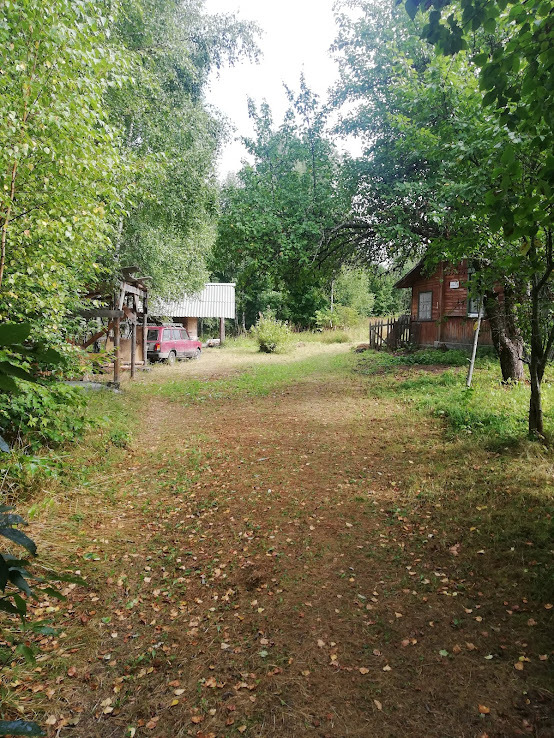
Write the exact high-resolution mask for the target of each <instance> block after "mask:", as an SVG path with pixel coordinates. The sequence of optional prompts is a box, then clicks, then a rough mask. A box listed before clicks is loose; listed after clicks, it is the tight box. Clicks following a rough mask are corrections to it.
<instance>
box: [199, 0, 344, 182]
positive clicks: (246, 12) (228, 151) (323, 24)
mask: <svg viewBox="0 0 554 738" xmlns="http://www.w3.org/2000/svg"><path fill="white" fill-rule="evenodd" d="M332 6H333V0H206V11H207V12H209V13H222V12H223V13H235V14H236V15H237V16H238V17H239V18H240V19H242V20H253V21H256V22H257V23H258V24H259V25H260V26H261V27H262V29H263V31H264V34H263V36H262V37H261V39H260V41H259V45H260V47H261V50H262V52H263V57H262V59H261V60H260V62H259V64H249V63H243V64H240V65H238V66H236V67H233V68H231V69H224V70H223V71H222V72H221V73H220V76H219V78H214V79H213V80H212V84H211V87H210V90H209V92H208V94H207V99H208V101H209V102H210V103H211V104H213V105H215V106H216V107H218V108H219V109H220V110H222V111H223V112H224V113H225V114H226V115H227V117H228V118H229V119H230V120H231V122H232V123H233V124H234V125H235V127H236V129H237V130H236V133H235V136H248V135H250V134H251V133H252V126H251V124H250V121H249V119H248V111H247V97H248V96H250V97H252V98H254V100H256V102H261V101H262V100H263V99H264V98H265V99H266V100H267V101H268V103H269V104H270V106H271V109H272V111H273V113H274V120H275V121H276V122H278V123H279V122H280V121H281V116H282V115H283V113H284V112H285V110H286V107H287V101H286V97H285V93H284V90H283V82H285V83H286V84H287V85H288V86H289V87H292V88H293V89H298V81H299V79H300V74H301V72H302V71H303V72H304V75H305V77H306V82H307V83H308V86H309V87H310V88H311V89H312V90H313V91H314V92H316V93H318V94H319V95H320V96H321V97H322V98H325V95H326V92H327V89H328V88H329V87H330V86H331V85H332V83H333V82H334V80H335V78H336V75H337V71H336V66H335V64H334V63H333V62H332V61H331V59H330V56H329V53H328V49H329V46H330V45H331V43H332V42H333V40H334V38H335V24H334V19H333V11H332ZM244 156H245V151H244V148H243V147H242V146H241V145H240V143H238V142H237V141H235V142H233V143H231V144H230V145H228V146H226V148H225V150H224V151H223V155H222V158H221V161H220V164H219V171H220V175H221V176H225V175H226V174H227V173H228V172H229V171H236V170H238V169H239V168H240V162H241V158H243V157H244Z"/></svg>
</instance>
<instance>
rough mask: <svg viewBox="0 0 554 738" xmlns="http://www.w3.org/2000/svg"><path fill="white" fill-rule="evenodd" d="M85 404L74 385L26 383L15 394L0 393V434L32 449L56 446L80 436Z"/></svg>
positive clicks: (81, 393)
mask: <svg viewBox="0 0 554 738" xmlns="http://www.w3.org/2000/svg"><path fill="white" fill-rule="evenodd" d="M85 406H86V399H85V397H84V394H83V392H82V391H81V390H80V389H78V388H76V387H69V386H67V385H65V384H62V383H59V382H48V383H47V384H26V385H24V386H21V387H20V389H19V392H18V393H17V394H15V395H12V396H9V395H4V394H3V395H1V396H0V434H2V435H3V436H4V437H5V438H6V439H8V440H9V441H11V442H12V443H19V444H21V445H24V446H29V447H30V448H31V450H33V451H37V450H38V449H39V448H40V447H41V446H51V447H55V446H59V445H62V444H64V443H68V442H71V441H74V440H76V439H78V438H80V437H82V435H83V433H84V431H85V430H86V428H87V427H88V423H87V420H86V417H85V410H84V408H85Z"/></svg>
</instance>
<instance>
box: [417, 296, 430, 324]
mask: <svg viewBox="0 0 554 738" xmlns="http://www.w3.org/2000/svg"><path fill="white" fill-rule="evenodd" d="M432 307H433V293H432V292H420V293H419V295H418V302H417V319H418V320H431V311H432Z"/></svg>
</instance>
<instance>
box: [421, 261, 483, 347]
mask: <svg viewBox="0 0 554 738" xmlns="http://www.w3.org/2000/svg"><path fill="white" fill-rule="evenodd" d="M467 279H468V273H467V262H466V261H463V262H462V263H461V264H457V265H451V264H444V263H443V264H440V265H439V266H438V267H437V270H436V271H435V272H434V273H433V274H431V275H429V276H427V277H420V278H418V279H417V281H416V282H415V283H414V284H413V286H412V302H411V317H412V341H413V343H415V344H416V345H418V346H434V345H436V344H444V345H446V346H449V347H454V346H464V347H467V346H471V345H472V343H473V337H474V326H475V320H476V319H475V318H472V317H469V316H468V314H467V299H468V290H467V287H466V286H465V284H466V283H467ZM421 292H432V293H433V297H432V303H431V320H419V319H418V306H419V294H420V293H421ZM479 345H480V346H492V336H491V331H490V326H489V323H488V321H487V320H483V321H482V323H481V331H480V334H479Z"/></svg>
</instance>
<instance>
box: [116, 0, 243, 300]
mask: <svg viewBox="0 0 554 738" xmlns="http://www.w3.org/2000/svg"><path fill="white" fill-rule="evenodd" d="M113 31H114V39H115V43H117V44H118V45H119V46H120V47H121V48H122V49H123V53H124V56H125V58H126V59H128V61H129V66H130V74H129V77H128V79H127V81H126V83H125V84H124V85H123V86H121V87H120V88H112V89H111V90H110V92H109V94H108V95H107V97H106V101H107V104H108V110H109V113H110V116H111V119H112V120H113V121H114V122H115V124H116V125H117V126H118V127H119V128H120V129H121V130H122V131H123V135H122V139H121V143H122V149H123V158H124V161H125V167H126V169H125V172H124V176H123V178H122V183H121V184H122V190H121V195H122V198H123V199H124V207H125V212H124V213H123V214H122V216H121V218H120V219H119V222H118V224H117V230H116V234H115V237H114V239H113V241H114V249H115V253H116V257H117V258H118V259H119V260H120V262H121V263H122V264H123V265H136V266H138V267H139V269H140V270H141V273H142V274H148V275H149V276H151V277H152V283H151V284H152V289H153V291H154V292H155V293H156V294H158V295H161V296H164V297H170V296H173V297H175V296H176V295H180V294H182V293H183V292H186V291H189V292H190V291H194V290H196V289H198V288H199V287H200V286H201V285H202V283H203V282H205V281H206V277H207V274H206V270H205V265H204V262H205V258H206V255H207V253H208V252H209V249H210V246H211V244H212V242H213V240H214V237H215V218H216V214H217V207H216V205H217V191H216V181H215V173H214V170H215V158H216V155H217V150H218V146H219V144H220V141H221V138H222V136H223V133H224V131H223V127H222V124H221V122H220V121H219V120H218V119H217V118H216V117H215V116H214V114H213V113H212V112H211V111H210V110H209V109H208V107H207V105H206V104H205V102H204V100H203V92H204V89H205V86H206V84H207V80H208V75H209V73H210V71H211V70H212V69H213V68H219V67H221V66H222V65H223V64H224V63H225V61H228V62H230V63H234V62H236V61H238V60H239V59H241V58H243V57H244V56H250V57H253V56H255V55H256V48H255V45H254V40H253V38H254V34H255V32H256V29H255V27H254V26H252V25H251V24H248V23H244V22H241V21H237V20H236V19H235V18H234V17H233V16H228V15H222V16H209V15H207V14H206V13H205V12H204V11H203V3H202V2H200V0H191V1H190V2H179V1H178V0H123V2H121V3H120V6H119V11H118V13H117V15H116V17H115V19H114V23H113Z"/></svg>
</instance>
